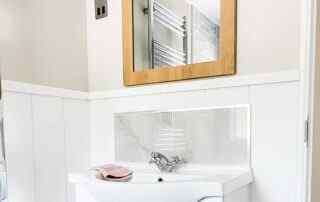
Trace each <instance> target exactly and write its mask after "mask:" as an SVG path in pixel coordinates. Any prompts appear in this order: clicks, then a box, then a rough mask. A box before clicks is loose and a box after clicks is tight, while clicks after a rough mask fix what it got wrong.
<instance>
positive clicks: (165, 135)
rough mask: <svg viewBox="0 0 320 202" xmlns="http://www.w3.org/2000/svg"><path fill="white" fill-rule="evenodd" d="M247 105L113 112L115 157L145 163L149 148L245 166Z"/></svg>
mask: <svg viewBox="0 0 320 202" xmlns="http://www.w3.org/2000/svg"><path fill="white" fill-rule="evenodd" d="M249 114H250V113H249V107H247V106H242V107H226V108H219V109H199V110H187V111H181V110H179V111H166V112H154V111H149V112H135V113H122V114H116V115H115V119H114V120H115V122H114V124H115V125H114V127H115V139H116V141H115V142H116V160H117V161H121V162H133V163H147V162H148V161H149V160H150V154H151V152H160V153H162V154H164V155H166V156H180V157H183V158H184V159H186V160H187V161H188V162H189V163H190V164H200V165H210V166H211V165H212V166H248V165H249V161H250V124H249V123H250V118H249Z"/></svg>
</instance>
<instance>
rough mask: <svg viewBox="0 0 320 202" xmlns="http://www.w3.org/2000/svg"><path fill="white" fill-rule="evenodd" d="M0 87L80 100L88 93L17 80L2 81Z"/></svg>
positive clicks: (87, 96)
mask: <svg viewBox="0 0 320 202" xmlns="http://www.w3.org/2000/svg"><path fill="white" fill-rule="evenodd" d="M2 89H3V91H4V92H6V91H7V92H15V93H24V94H32V95H43V96H52V97H62V98H71V99H80V100H88V99H89V93H88V92H82V91H76V90H68V89H63V88H54V87H49V86H43V85H35V84H29V83H23V82H17V81H9V80H3V81H2Z"/></svg>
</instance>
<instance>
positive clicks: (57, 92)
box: [2, 70, 301, 100]
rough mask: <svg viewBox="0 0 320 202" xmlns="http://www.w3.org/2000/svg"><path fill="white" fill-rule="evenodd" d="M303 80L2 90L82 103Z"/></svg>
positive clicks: (280, 77) (12, 85) (295, 73)
mask: <svg viewBox="0 0 320 202" xmlns="http://www.w3.org/2000/svg"><path fill="white" fill-rule="evenodd" d="M300 77H301V74H300V71H299V70H287V71H281V72H270V73H263V74H249V75H236V76H227V77H219V78H214V79H202V80H192V81H181V82H175V83H165V84H155V85H148V86H140V87H129V88H122V89H117V90H109V91H102V92H91V93H89V92H82V91H76V90H68V89H62V88H54V87H48V86H43V85H35V84H29V83H23V82H17V81H9V80H3V81H2V88H3V91H4V92H6V91H7V92H16V93H25V94H34V95H44V96H53V97H63V98H71V99H80V100H99V99H112V98H120V97H132V96H144V95H155V94H165V93H176V92H190V91H198V90H208V89H216V88H231V87H240V86H251V85H263V84H269V83H280V82H290V81H299V80H300V79H301V78H300Z"/></svg>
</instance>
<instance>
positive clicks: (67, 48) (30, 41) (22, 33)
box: [0, 0, 88, 91]
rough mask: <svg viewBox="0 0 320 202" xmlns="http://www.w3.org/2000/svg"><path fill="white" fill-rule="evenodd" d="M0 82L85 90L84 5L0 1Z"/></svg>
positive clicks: (82, 0) (73, 1)
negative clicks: (0, 78)
mask: <svg viewBox="0 0 320 202" xmlns="http://www.w3.org/2000/svg"><path fill="white" fill-rule="evenodd" d="M0 23H1V26H2V29H1V31H0V66H1V67H2V76H3V77H2V78H3V79H6V80H15V81H22V82H29V83H34V84H41V85H48V86H53V87H60V88H67V89H74V90H81V91H87V90H88V62H87V60H88V59H87V46H86V3H85V0H80V1H78V0H68V1H64V0H55V1H51V0H32V1H24V0H1V1H0Z"/></svg>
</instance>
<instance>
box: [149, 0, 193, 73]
mask: <svg viewBox="0 0 320 202" xmlns="http://www.w3.org/2000/svg"><path fill="white" fill-rule="evenodd" d="M145 14H147V15H148V22H149V23H148V49H149V63H150V64H149V65H150V67H152V68H155V67H156V66H157V67H161V66H166V67H167V66H178V65H185V64H187V63H188V31H187V18H186V17H179V16H177V15H176V14H175V13H174V12H172V11H171V10H170V9H168V8H166V7H164V6H163V5H161V4H160V3H159V2H158V1H156V0H149V1H148V8H147V9H145ZM155 22H157V23H158V24H160V25H162V26H163V27H165V28H167V29H168V30H170V31H172V32H173V33H175V34H176V35H177V36H178V37H180V38H181V40H182V42H183V50H182V51H180V50H177V49H175V48H172V47H169V46H168V45H166V44H163V43H162V42H160V40H157V39H155V38H154V31H155Z"/></svg>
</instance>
